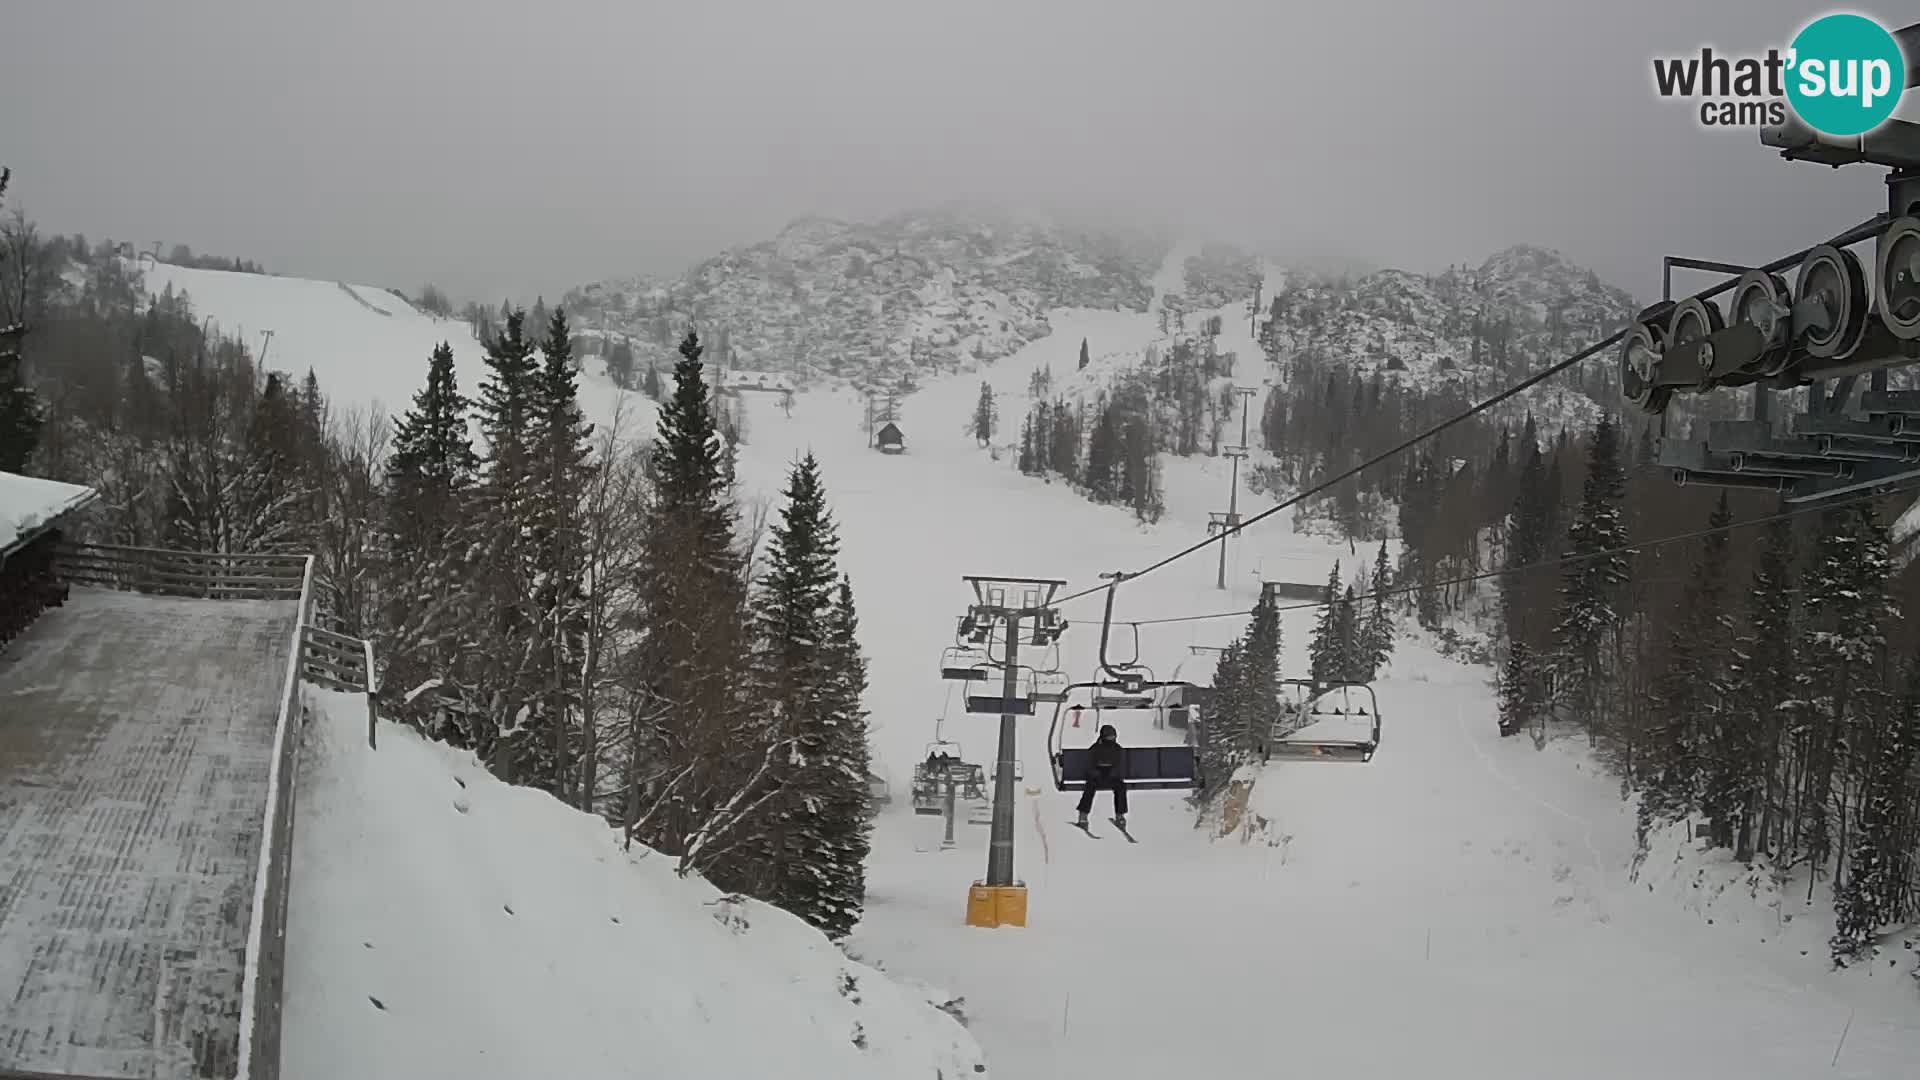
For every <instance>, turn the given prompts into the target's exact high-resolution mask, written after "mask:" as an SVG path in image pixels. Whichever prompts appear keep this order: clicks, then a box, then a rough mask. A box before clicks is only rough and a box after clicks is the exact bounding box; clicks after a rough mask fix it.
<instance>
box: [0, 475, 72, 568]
mask: <svg viewBox="0 0 1920 1080" xmlns="http://www.w3.org/2000/svg"><path fill="white" fill-rule="evenodd" d="M93 496H94V491H93V489H92V488H89V487H82V486H80V485H79V484H63V483H61V482H60V481H58V480H42V479H41V478H39V477H37V476H21V475H20V474H19V473H10V472H0V551H5V550H7V549H8V548H9V547H12V546H13V544H14V542H15V541H16V540H18V539H19V538H20V537H21V536H22V535H24V534H25V533H28V532H31V531H33V530H35V529H38V528H39V527H40V526H42V525H44V524H46V523H47V522H48V521H51V520H52V519H54V518H56V517H59V516H60V515H61V514H64V513H66V512H67V511H69V510H72V509H74V508H75V507H77V506H80V505H82V504H83V503H86V502H87V501H89V500H91V499H92V498H93Z"/></svg>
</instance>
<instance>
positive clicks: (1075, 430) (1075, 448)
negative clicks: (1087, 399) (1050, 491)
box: [1047, 401, 1080, 484]
mask: <svg viewBox="0 0 1920 1080" xmlns="http://www.w3.org/2000/svg"><path fill="white" fill-rule="evenodd" d="M1047 462H1048V464H1049V465H1051V466H1052V468H1053V471H1055V472H1057V473H1059V474H1060V475H1061V476H1062V477H1064V478H1065V479H1066V481H1067V482H1068V483H1070V484H1071V483H1077V482H1078V481H1079V480H1080V425H1079V423H1078V422H1076V421H1075V419H1074V413H1073V410H1072V409H1069V408H1068V407H1067V403H1066V402H1065V401H1055V402H1054V403H1053V413H1052V419H1051V421H1050V430H1049V441H1048V444H1047Z"/></svg>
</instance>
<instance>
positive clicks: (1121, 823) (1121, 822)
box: [1113, 814, 1127, 830]
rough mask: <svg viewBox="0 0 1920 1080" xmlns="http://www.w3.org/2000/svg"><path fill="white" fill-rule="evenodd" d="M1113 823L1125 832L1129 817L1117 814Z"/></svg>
mask: <svg viewBox="0 0 1920 1080" xmlns="http://www.w3.org/2000/svg"><path fill="white" fill-rule="evenodd" d="M1113 823H1114V825H1115V826H1116V827H1118V828H1120V829H1122V830H1124V829H1126V827H1127V815H1125V814H1115V815H1113Z"/></svg>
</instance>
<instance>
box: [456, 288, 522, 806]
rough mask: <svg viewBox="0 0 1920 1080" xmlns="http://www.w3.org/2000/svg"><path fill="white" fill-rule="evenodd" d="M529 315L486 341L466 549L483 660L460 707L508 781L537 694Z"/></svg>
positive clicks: (476, 644) (478, 743)
mask: <svg viewBox="0 0 1920 1080" xmlns="http://www.w3.org/2000/svg"><path fill="white" fill-rule="evenodd" d="M525 324H526V313H525V312H523V311H517V310H509V311H508V312H507V313H506V315H505V318H504V319H503V325H502V329H501V332H500V333H499V334H498V335H496V336H495V337H494V339H493V340H492V341H491V342H489V343H488V345H487V351H486V366H487V378H486V381H485V382H483V383H482V384H481V386H480V397H479V400H478V402H477V403H476V407H475V412H476V413H477V415H478V417H479V420H480V431H481V434H482V435H483V436H484V437H485V439H486V454H485V457H484V459H483V468H482V472H481V477H480V482H479V484H478V485H477V486H476V487H475V489H474V493H473V498H472V499H471V500H470V504H469V508H468V515H467V521H466V523H465V530H464V531H465V533H466V536H465V537H464V538H463V542H464V543H465V544H466V546H467V547H468V549H469V550H470V551H471V552H472V556H471V558H472V567H473V572H474V584H475V596H474V599H475V603H476V605H477V607H478V610H480V611H481V612H484V613H485V614H484V616H483V617H482V618H481V619H479V620H478V621H477V622H476V623H475V624H474V626H473V627H472V628H471V637H470V639H469V641H468V645H469V646H470V647H471V648H472V649H473V650H474V652H475V653H476V654H477V655H479V656H483V657H485V658H486V662H485V663H476V664H475V665H474V666H473V669H472V671H471V673H470V680H471V684H470V686H468V687H463V688H462V689H463V690H465V691H467V693H468V694H469V695H470V696H469V697H468V699H467V700H466V701H465V702H464V703H463V705H464V706H465V710H466V711H467V713H468V721H469V723H470V725H471V727H470V730H469V732H468V739H469V741H470V742H471V743H472V744H473V747H474V749H475V751H476V752H478V753H479V754H480V755H481V757H482V758H483V759H485V760H486V761H487V762H488V763H489V765H490V766H491V767H492V768H493V769H494V770H495V771H496V772H497V773H498V774H499V775H500V777H501V778H502V779H504V780H506V781H507V782H509V783H518V782H521V781H522V780H523V779H524V777H523V776H522V775H521V772H520V770H519V768H518V765H517V762H516V760H515V757H516V755H515V754H514V753H513V752H514V751H515V750H517V749H518V748H519V741H518V740H512V739H510V740H509V741H508V742H506V743H505V744H501V743H500V741H499V740H500V738H501V737H502V736H503V735H508V736H510V735H512V733H513V732H514V731H515V729H516V728H517V727H518V726H519V725H520V724H521V723H524V722H526V721H527V720H528V719H529V718H530V717H531V715H532V709H533V699H534V696H535V695H536V694H537V693H538V689H537V685H536V681H535V679H534V678H533V669H534V666H535V661H536V653H537V652H538V643H537V633H538V631H537V627H538V615H537V612H536V610H535V603H534V596H533V581H534V573H535V571H534V563H533V559H532V552H531V550H530V545H529V543H528V541H527V535H528V530H530V529H531V528H532V526H533V524H534V520H535V516H536V513H537V502H536V498H535V489H534V486H533V475H532V473H533V461H534V457H533V448H532V445H531V443H532V438H533V432H532V428H533V420H534V415H535V412H536V410H537V408H538V397H539V361H538V360H537V359H535V357H534V355H533V353H534V344H533V341H532V340H531V339H530V338H528V337H527V336H526V332H525Z"/></svg>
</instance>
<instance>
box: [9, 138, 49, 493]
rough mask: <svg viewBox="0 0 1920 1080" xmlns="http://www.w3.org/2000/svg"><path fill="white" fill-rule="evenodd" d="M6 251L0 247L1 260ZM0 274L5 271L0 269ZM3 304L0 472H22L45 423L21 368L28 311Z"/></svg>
mask: <svg viewBox="0 0 1920 1080" xmlns="http://www.w3.org/2000/svg"><path fill="white" fill-rule="evenodd" d="M12 176H13V174H12V172H11V171H10V170H6V169H0V198H4V197H5V196H6V193H7V181H8V180H9V179H11V178H12ZM6 255H7V252H6V251H5V250H4V248H0V259H4V258H5V257H6ZM0 273H4V272H3V271H0ZM9 307H10V305H0V472H15V473H17V472H22V471H24V470H25V469H26V467H27V461H28V459H30V458H32V457H33V452H34V450H35V448H37V447H38V446H39V444H40V431H41V428H42V427H44V426H45V423H46V421H45V419H44V417H43V416H42V415H41V408H40V399H39V397H38V396H37V395H36V394H35V393H34V392H33V388H32V387H30V386H28V385H27V377H26V372H25V371H23V370H21V357H20V341H21V339H22V338H24V337H25V336H26V333H27V321H26V312H24V311H11V310H9Z"/></svg>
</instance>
